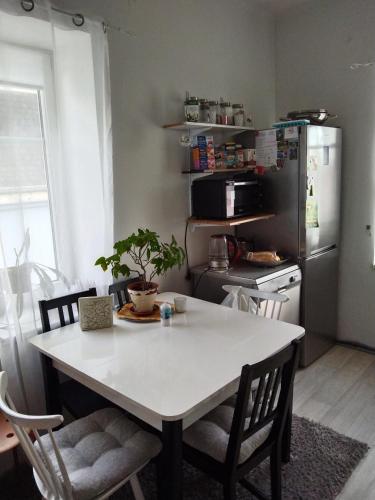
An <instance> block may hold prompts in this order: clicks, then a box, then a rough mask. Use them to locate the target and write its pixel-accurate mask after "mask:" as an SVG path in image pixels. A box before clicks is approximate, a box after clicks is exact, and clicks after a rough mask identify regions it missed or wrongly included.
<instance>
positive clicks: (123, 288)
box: [108, 278, 139, 309]
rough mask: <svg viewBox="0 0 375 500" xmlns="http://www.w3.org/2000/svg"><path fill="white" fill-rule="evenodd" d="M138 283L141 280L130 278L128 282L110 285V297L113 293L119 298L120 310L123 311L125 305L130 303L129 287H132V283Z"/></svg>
mask: <svg viewBox="0 0 375 500" xmlns="http://www.w3.org/2000/svg"><path fill="white" fill-rule="evenodd" d="M136 281H139V278H129V279H128V280H123V281H118V282H117V283H113V284H112V285H109V287H108V295H111V294H112V293H113V294H114V295H115V298H117V307H118V309H121V307H122V306H123V305H124V304H126V303H128V302H130V296H129V293H128V285H130V283H135V282H136Z"/></svg>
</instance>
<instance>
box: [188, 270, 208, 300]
mask: <svg viewBox="0 0 375 500" xmlns="http://www.w3.org/2000/svg"><path fill="white" fill-rule="evenodd" d="M209 270H210V268H209V267H206V269H205V270H204V271H202V272H201V274H200V275H199V278H198V280H197V282H196V284H195V286H194V288H193V291H192V292H191V295H192V297H195V292H196V291H197V289H198V286H199V284H200V282H201V279H202V278H203V276H204V275H205V274H206V272H207V271H209Z"/></svg>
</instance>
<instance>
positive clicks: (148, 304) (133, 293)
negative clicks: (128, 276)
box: [128, 281, 159, 314]
mask: <svg viewBox="0 0 375 500" xmlns="http://www.w3.org/2000/svg"><path fill="white" fill-rule="evenodd" d="M158 286H159V285H158V284H157V283H147V290H143V288H144V282H143V281H136V282H135V283H130V285H128V292H129V295H130V300H131V301H132V302H133V306H134V310H135V312H138V313H150V314H151V313H152V311H153V310H154V305H155V300H156V295H157V293H158Z"/></svg>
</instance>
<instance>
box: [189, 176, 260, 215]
mask: <svg viewBox="0 0 375 500" xmlns="http://www.w3.org/2000/svg"><path fill="white" fill-rule="evenodd" d="M191 198H192V212H193V214H192V215H193V216H194V217H196V218H198V219H231V218H233V217H241V216H245V215H255V214H256V213H259V212H261V211H262V209H263V191H262V183H261V181H260V180H259V178H257V177H256V176H254V175H253V174H250V175H248V174H241V175H230V174H229V175H228V174H211V175H209V176H206V177H201V178H200V179H196V180H195V181H193V183H192V186H191Z"/></svg>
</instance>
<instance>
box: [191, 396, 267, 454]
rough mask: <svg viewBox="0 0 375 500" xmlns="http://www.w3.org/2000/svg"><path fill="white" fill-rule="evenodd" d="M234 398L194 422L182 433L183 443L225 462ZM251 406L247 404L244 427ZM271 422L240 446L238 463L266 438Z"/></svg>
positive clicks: (247, 422)
mask: <svg viewBox="0 0 375 500" xmlns="http://www.w3.org/2000/svg"><path fill="white" fill-rule="evenodd" d="M235 404H236V396H232V397H231V398H229V399H227V400H226V401H224V403H222V404H221V405H220V406H218V407H217V408H215V409H214V410H212V411H211V412H210V413H208V414H207V415H205V416H204V417H203V418H202V419H201V420H198V422H195V424H193V425H192V426H190V427H189V428H188V429H186V430H185V432H184V438H183V439H184V442H185V443H186V444H188V445H189V446H191V447H192V448H195V449H197V450H199V451H201V452H202V453H205V454H206V455H209V456H210V457H212V458H214V459H215V460H217V461H218V462H222V463H224V462H225V457H226V453H227V448H228V443H229V434H230V430H231V427H232V420H233V414H234V407H235ZM251 410H252V404H251V403H249V406H248V408H247V412H246V415H247V417H248V418H246V425H245V428H246V426H247V425H249V420H250V419H249V417H250V415H251ZM271 427H272V422H271V423H269V424H267V425H266V426H265V427H263V428H262V429H260V430H259V431H258V432H257V433H255V434H254V435H253V436H251V437H250V438H249V439H247V440H246V441H244V442H243V443H242V446H241V451H240V456H239V463H243V462H245V460H247V459H248V458H249V457H250V456H251V455H252V454H253V453H254V451H255V450H256V449H257V448H258V446H260V445H261V444H262V443H263V442H264V441H265V440H266V439H267V437H268V435H269V433H270V431H271Z"/></svg>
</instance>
